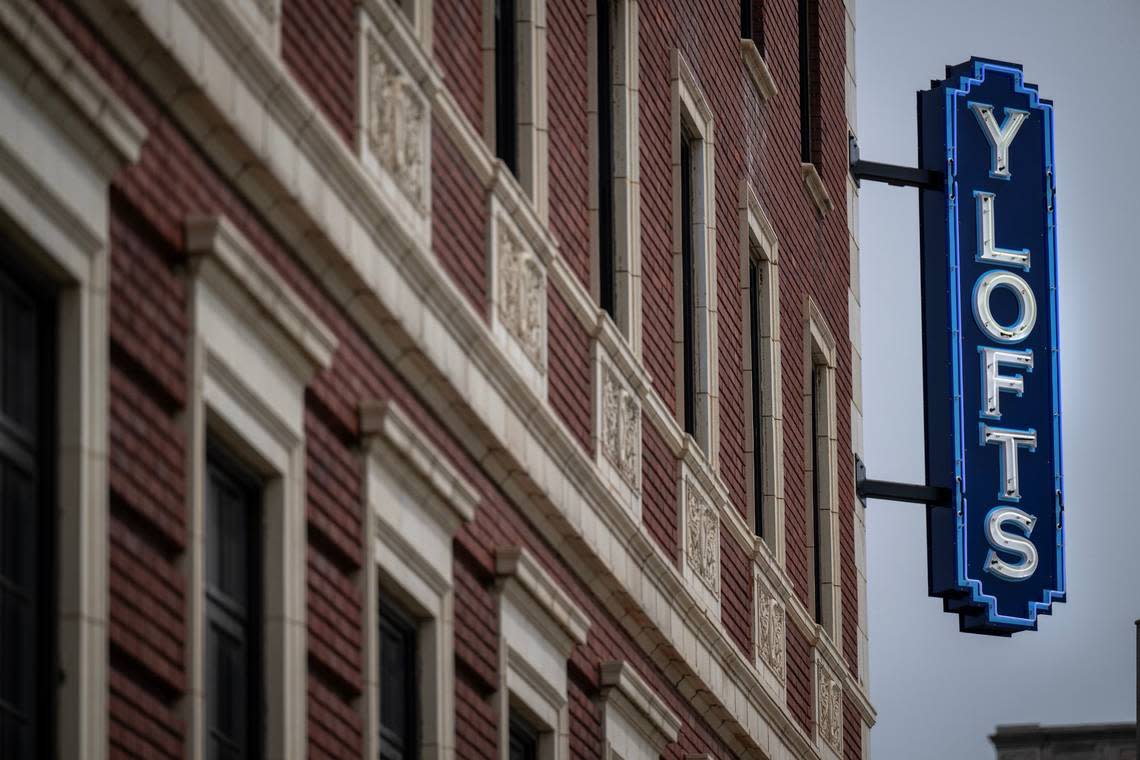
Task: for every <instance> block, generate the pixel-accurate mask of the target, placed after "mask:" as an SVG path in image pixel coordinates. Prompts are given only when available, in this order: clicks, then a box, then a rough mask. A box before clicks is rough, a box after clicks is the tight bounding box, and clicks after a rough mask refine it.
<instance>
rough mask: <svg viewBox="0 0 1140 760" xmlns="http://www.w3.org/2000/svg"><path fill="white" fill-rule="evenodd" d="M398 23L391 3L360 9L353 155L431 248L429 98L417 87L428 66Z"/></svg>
mask: <svg viewBox="0 0 1140 760" xmlns="http://www.w3.org/2000/svg"><path fill="white" fill-rule="evenodd" d="M406 1H407V2H409V3H411V4H412V5H418V3H417V2H416V0H406ZM401 19H404V16H403V13H401V12H400V11H399V10H397V9H395V8H393V7H392V5H391V2H390V1H389V0H369V1H368V2H367V3H365V4H363V5H362V6H361V8H360V11H359V20H360V23H359V32H358V41H357V100H356V109H357V113H356V116H357V118H356V149H357V151H358V152H359V156H360V161H361V163H363V165H364V167H365V168H366V169H367V170H368V172H369V174H370V175H371V176H372V178H373V179H374V180H375V181H376V183H377V186H378V189H379V191H380V192H381V193H382V194H384V195H385V196H386V197H387V198H388V200H389V201H390V203H391V204H392V205H393V206H394V207H396V208H397V209H399V210H400V212H401V214H400V215H401V217H402V218H403V219H404V221H405V224H407V225H408V227H409V228H410V229H411V230H413V234H415V235H416V236H417V237H419V238H420V239H421V240H422V241H423V244H424V245H426V246H430V245H431V144H432V142H431V133H432V129H431V100H430V89H429V88H425V87H424V86H423V84H422V80H423V79H424V78H425V77H424V72H423V69H424V68H425V65H426V66H430V64H426V63H425V62H424V61H422V60H421V56H422V52H421V50H420V48H419V46H418V45H417V43H416V41H415V39H414V38H413V37H412V34H413V32H412V30H410V29H409V28H408V26H407V24H405V23H404V21H402V20H401Z"/></svg>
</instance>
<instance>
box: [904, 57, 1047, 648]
mask: <svg viewBox="0 0 1140 760" xmlns="http://www.w3.org/2000/svg"><path fill="white" fill-rule="evenodd" d="M989 73H998V74H1002V75H1005V76H1008V77H1010V78H1012V80H1013V89H1014V92H1016V93H1018V94H1022V95H1026V96H1028V99H1029V102H1030V107H1031V108H1032V109H1037V110H1039V111H1041V112H1042V114H1043V118H1042V123H1043V126H1044V150H1045V155H1044V166H1043V167H1042V169H1043V171H1044V172H1045V175H1046V182H1045V188H1046V196H1047V197H1046V203H1047V214H1046V221H1047V226H1048V229H1047V231H1046V233H1045V236H1044V237H1045V240H1046V241H1047V246H1046V248H1047V261H1046V266H1047V268H1048V282H1049V329H1050V349H1051V350H1050V354H1051V356H1050V365H1051V366H1050V369H1051V372H1052V393H1053V398H1052V402H1053V420H1052V424H1053V446H1054V451H1053V479H1054V483H1053V484H1054V489H1053V490H1054V494H1055V497H1054V517H1055V521H1056V523H1055V524H1056V533H1055V535H1056V547H1055V548H1056V563H1057V564H1056V568H1057V569H1056V583H1055V584H1054V585H1056V586H1057V588H1056V589H1045V590H1043V593H1042V599H1041V601H1031V602H1030V603H1029V607H1028V615H1027V616H1026V617H1018V616H1011V615H1004V614H1001V613H999V612H998V600H997V599H996V597H994V596H993V595H992V594H986V593H984V592H983V590H982V585H983V584H982V581H981V579H978V578H973V577H970V576H969V572H968V567H969V564H968V559H969V557H968V556H967V552H968V545H969V541H968V540H967V539H968V535H967V530H968V523H969V520H968V519H967V518H968V515H969V514H970V513H969V511H968V510H969V503H968V501H969V500H968V498H967V496H966V494H968V493H969V488H968V484H967V483H966V469H965V456H966V453H965V450H966V443H967V442H966V437H967V433H968V431H967V427H966V422H965V408H964V403H965V402H964V397H963V382H964V381H963V370H962V367H963V357H962V352H963V350H964V346H963V342H964V341H963V325H962V313H961V312H962V308H961V304H962V300H961V297H962V293H963V291H962V283H961V250H960V241H959V230H960V226H959V198H960V195H959V187H958V181H957V176H956V168H957V166H958V126H959V125H958V111H959V106H960V105H961V103H960V100H959V99H962V98H967V97H968V96H969V94H970V92H971V90H972V89H973V88H974V87H975V86H977V85H980V84H981V83H983V82H984V81H985V80H986V75H987V74H989ZM939 90H941V91H942V93H943V94H942V95H941V97H942V98H943V102H942V103H941V104H940V105H941V106H942V108H941V109H938V110H941V111H942V112H943V113H942V116H943V117H944V125H943V127H942V129H944V134H943V135H937V134H936V133H935V132H934V131H935V129H937V127H935V125H934V124H929V130H928V131H927V132H926V133H925V134H923V116H924V110H925V111H926V113H927V115H928V116H927V118H928V119H929V116H930V115H933V111H934V109H932V108H931V107H930V106H931V105H932V102H931V100H930V98H931V97H937V96H938V94H939V92H938V91H939ZM924 97H925V98H926V100H925V101H924ZM967 102H968V101H967ZM924 106H925V108H924ZM919 128H920V135H919V142H920V146H922V148H920V154H924V156H923V159H922V163H923V165H924V167H925V168H931V169H937V170H939V171H943V172H944V173H945V186H944V189H943V191H942V193H941V194H940V195H941V196H942V197H941V198H940V199H938V200H939V201H940V205H941V206H942V208H941V209H940V213H939V214H937V216H942V220H943V221H944V224H943V225H941V230H940V231H939V230H935V229H930V228H931V227H932V226H933V224H932V223H933V222H934V221H935V219H934V218H933V217H932V215H931V211H933V210H934V209H933V204H932V201H935V200H936V199H935V198H933V197H931V196H934V195H936V193H935V192H931V191H924V192H923V193H922V196H923V198H922V200H921V204H922V208H923V212H924V213H923V223H924V231H923V247H924V256H923V259H924V261H923V263H924V268H928V267H932V266H936V260H935V256H937V255H938V252H939V251H945V253H946V260H945V261H944V262H943V264H942V266H943V267H946V266H948V267H949V271H948V272H947V271H946V270H945V269H944V270H943V272H942V273H941V275H940V276H941V277H943V278H948V284H949V287H950V293H949V298H948V301H949V313H948V314H946V313H945V312H941V311H940V308H941V307H940V306H936V307H935V308H934V309H933V311H932V310H931V309H930V307H929V306H927V307H926V308H925V311H924V317H925V322H926V324H924V334H925V336H926V337H925V340H926V341H928V342H929V341H930V340H932V335H936V334H937V333H932V332H931V328H932V327H934V329H935V330H937V326H936V325H932V324H930V323H931V321H932V319H931V318H932V317H934V319H937V317H938V315H939V314H940V313H941V314H944V315H945V317H948V318H949V330H948V331H947V332H946V333H943V335H944V336H947V337H948V338H949V344H950V345H949V348H950V351H949V355H950V359H951V367H950V376H951V380H952V386H951V387H950V388H945V390H946V391H950V392H951V393H952V396H951V398H952V399H953V400H952V401H951V402H950V404H951V406H952V407H953V409H952V413H951V416H952V417H953V453H952V456H953V460H954V461H953V475H954V480H953V483H945V480H944V477H945V475H943V478H942V480H943V484H945V485H946V486H948V487H950V488H951V489H952V492H953V494H954V498H953V503H952V506H951V507H950V508H952V509H953V515H954V530H955V532H956V541H955V547H954V549H955V551H956V557H955V560H956V561H955V562H954V564H955V566H956V567H955V572H956V583H955V584H954V585H955V586H956V589H948V588H946V587H945V586H946V585H947V584H945V583H944V582H943V581H936V580H935V576H936V575H937V574H939V573H942V575H943V576H945V571H946V570H949V568H945V569H939V568H938V567H937V565H938V563H939V562H944V561H945V558H940V557H937V556H935V553H936V552H937V551H938V550H939V546H938V545H937V544H938V542H937V541H936V538H937V533H938V531H939V530H940V529H942V528H948V527H949V524H948V522H947V521H946V520H945V516H944V515H943V516H941V517H937V516H936V515H934V514H933V512H932V513H931V518H930V521H929V527H928V531H929V537H930V538H931V545H930V551H931V557H930V562H931V593H932V594H933V595H936V596H941V597H942V598H943V599H944V606H945V607H946V609H947V610H948V611H952V612H958V613H959V614H960V615H961V622H960V625H961V627H962V629H963V630H970V631H975V632H979V633H996V634H1005V635H1008V634H1009V633H1013V632H1015V631H1019V630H1025V629H1035V628H1036V627H1037V619H1038V615H1039V614H1049V613H1050V612H1051V611H1052V603H1053V602H1054V601H1061V602H1063V601H1064V600H1065V564H1064V498H1063V484H1062V474H1061V473H1062V454H1061V398H1060V388H1061V386H1060V353H1059V351H1058V341H1059V331H1058V317H1057V312H1058V309H1057V257H1056V253H1057V251H1056V248H1057V246H1056V195H1055V187H1056V184H1055V183H1056V174H1055V170H1054V165H1053V107H1052V103H1051V102H1050V101H1048V100H1043V99H1041V98H1039V96H1038V92H1037V88H1036V87H1035V86H1034V85H1030V84H1026V83H1025V82H1024V79H1023V72H1022V69H1021V67H1020V66H1018V65H1015V64H1009V63H1003V62H999V61H989V60H984V59H979V58H972V59H970V61H969V62H968V63H966V64H962V65H960V66H957V67H954V68H953V69H949V70H948V72H947V78H946V80H945V81H944V82H933V83H932V90H930V91H927V92H925V93H919ZM943 137H944V142H943V143H942V144H943V146H944V150H943V151H940V152H941V153H942V160H943V161H944V164H943V165H942V166H938V165H937V164H936V163H935V161H936V160H937V158H936V156H935V155H934V153H935V150H934V149H935V148H937V147H939V146H938V145H937V143H938V142H940V141H941V140H942V138H943ZM923 148H924V149H925V150H924V149H923ZM971 197H972V196H971ZM943 215H944V216H943ZM938 237H941V238H942V239H941V241H939V240H937V238H938ZM939 242H941V245H938V244H937V243H939ZM931 282H932V281H931V280H930V277H929V276H928V275H927V274H926V273H925V272H924V293H923V297H924V301H925V300H926V299H927V298H938V297H940V293H932V292H928V291H930V290H932V288H931V287H930V285H931ZM943 340H945V337H944V338H943ZM936 364H937V363H935V364H934V365H932V363H931V360H930V358H929V357H927V359H926V362H925V365H924V366H925V369H926V373H927V381H928V382H927V415H926V422H927V439H928V444H927V462H928V465H927V466H928V473H927V476H928V482H929V483H931V484H938V481H939V480H940V478H939V477H938V473H936V472H932V471H930V470H931V469H932V465H933V466H937V464H938V463H937V461H935V460H939V459H943V460H944V459H945V457H939V456H938V453H939V452H938V451H935V453H934V456H931V452H932V449H935V450H938V449H940V446H941V445H942V444H940V443H938V442H935V443H933V444H932V443H931V441H932V438H931V433H932V431H931V429H930V427H931V425H932V424H938V423H939V421H943V420H945V417H946V411H945V407H943V408H942V410H940V411H939V410H935V409H934V408H933V407H932V405H938V404H942V405H945V404H946V403H947V402H946V399H945V395H943V394H940V393H939V392H938V391H939V388H940V386H939V385H937V384H935V385H933V386H932V384H931V383H930V379H931V373H932V368H935V367H936ZM935 371H936V369H935ZM941 387H942V388H944V386H941ZM940 396H941V397H940ZM972 431H973V428H972V427H971V428H970V430H969V432H972ZM936 435H937V433H936ZM942 452H943V453H944V454H946V455H949V454H950V452H948V451H945V450H944V449H943V450H942ZM944 463H945V464H949V462H948V461H945V462H944ZM930 509H931V510H938V509H942V510H946V509H947V507H937V506H935V507H931V508H930ZM936 518H937V520H936ZM936 521H937V522H938V524H937V525H936ZM974 522H975V523H976V522H977V521H976V520H975V521H974ZM974 529H975V530H977V525H975V527H974ZM945 580H947V581H948V580H949V577H948V576H946V577H945Z"/></svg>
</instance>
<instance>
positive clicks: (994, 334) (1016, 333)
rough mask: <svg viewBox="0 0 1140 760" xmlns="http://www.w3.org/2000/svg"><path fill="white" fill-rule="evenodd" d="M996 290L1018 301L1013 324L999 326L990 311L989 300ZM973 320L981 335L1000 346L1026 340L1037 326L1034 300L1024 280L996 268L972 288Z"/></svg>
mask: <svg viewBox="0 0 1140 760" xmlns="http://www.w3.org/2000/svg"><path fill="white" fill-rule="evenodd" d="M998 288H1005V289H1006V290H1008V291H1010V292H1011V293H1013V296H1014V298H1016V299H1017V306H1018V314H1017V319H1016V320H1014V322H1013V324H1009V325H1003V324H1001V323H1000V322H998V321H997V319H995V318H994V315H993V310H991V309H990V297H991V296H993V292H994V291H995V290H996V289H998ZM974 319H975V320H977V322H978V327H980V328H981V329H982V332H984V333H985V334H986V335H988V336H990V337H991V338H993V339H994V340H996V341H998V342H999V343H1019V342H1020V341H1023V340H1025V339H1026V338H1028V337H1029V333H1031V332H1033V326H1034V325H1035V324H1037V299H1035V298H1034V297H1033V291H1032V290H1031V289H1030V288H1029V283H1027V282H1026V281H1025V280H1024V279H1022V278H1021V277H1019V276H1018V275H1016V274H1014V273H1013V272H1005V271H1002V270H997V269H995V270H993V271H991V272H987V273H986V274H985V275H984V276H982V277H981V278H980V279H979V280H978V283H977V284H976V285H975V286H974Z"/></svg>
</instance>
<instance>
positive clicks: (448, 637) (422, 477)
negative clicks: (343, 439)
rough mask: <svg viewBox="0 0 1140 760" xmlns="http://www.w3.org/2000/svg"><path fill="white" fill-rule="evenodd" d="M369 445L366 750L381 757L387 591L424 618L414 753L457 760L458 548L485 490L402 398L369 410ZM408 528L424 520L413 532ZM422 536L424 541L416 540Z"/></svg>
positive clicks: (362, 706) (364, 421)
mask: <svg viewBox="0 0 1140 760" xmlns="http://www.w3.org/2000/svg"><path fill="white" fill-rule="evenodd" d="M360 428H361V434H362V437H363V442H364V447H363V448H364V450H363V459H364V467H363V471H364V475H363V477H364V484H363V485H364V487H363V489H362V494H363V498H364V506H363V511H364V531H363V534H364V535H363V538H362V542H363V549H364V556H365V557H366V558H367V561H366V562H365V564H364V567H363V568H362V575H363V578H362V585H363V590H364V599H365V603H364V623H363V637H362V640H363V641H364V648H365V656H364V667H365V677H364V693H363V696H362V698H361V699H360V701H359V710H360V714H361V717H362V721H361V722H362V723H363V725H364V742H363V743H364V756H365V757H369V758H375V757H379V755H380V747H379V736H380V728H379V721H380V680H379V675H380V659H379V658H380V648H379V630H380V626H379V615H380V612H379V603H380V597H381V595H384V596H386V597H389V598H391V599H393V600H395V601H396V602H397V603H398V604H399V605H400V607H402V608H403V609H404V610H405V611H406V613H407V614H408V615H409V616H410V617H411V618H412V619H414V620H415V621H416V670H417V679H418V684H419V694H418V699H419V717H420V730H419V733H418V738H417V742H418V746H417V747H416V751H417V753H418V754H416V755H415V756H416V757H417V758H420V760H438V759H439V758H447V757H450V756H451V754H450V753H449V751H448V748H453V747H454V746H455V707H454V704H455V701H454V700H455V650H454V643H453V639H454V625H455V615H454V604H455V603H454V587H453V578H452V545H453V537H454V535H455V533H456V531H458V530H459V528H460V527H461V526H462V525H463V524H464V523H467V522H470V521H472V520H474V519H475V510H476V508H477V505H478V503H479V501H480V496H479V493H478V491H476V490H475V488H474V487H473V486H472V485H471V484H470V482H469V481H467V480H466V478H464V477H463V476H462V475H461V474H460V473H459V471H458V470H456V469H455V467H454V466H453V465H452V464H451V463H450V461H449V460H448V459H447V457H446V456H445V455H444V454H443V452H442V451H441V450H440V449H438V448H437V447H436V446H435V444H433V443H431V441H429V440H428V439H427V438H426V437H425V436H424V435H423V434H422V433H421V432H419V430H418V428H417V426H416V425H415V423H413V422H412V421H411V419H410V418H409V417H408V416H407V414H406V413H405V412H404V411H403V410H402V409H401V408H400V407H399V406H396V405H395V404H393V403H389V402H366V403H364V404H362V405H361V408H360ZM409 526H415V530H414V532H412V531H410V530H409ZM413 533H414V536H415V540H414V542H413V541H410V540H409V538H410V537H411V535H412V534H413Z"/></svg>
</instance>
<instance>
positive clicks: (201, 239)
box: [186, 216, 337, 369]
mask: <svg viewBox="0 0 1140 760" xmlns="http://www.w3.org/2000/svg"><path fill="white" fill-rule="evenodd" d="M186 250H187V251H188V252H189V253H190V254H191V255H192V256H194V257H195V258H196V259H197V260H198V261H197V265H198V266H201V265H202V261H203V260H204V259H207V258H208V259H209V260H212V261H216V262H217V263H218V264H219V266H220V267H221V268H222V269H223V270H224V271H225V272H226V274H227V275H228V276H229V277H231V278H233V281H234V282H236V283H237V284H238V285H239V286H240V287H241V288H242V289H243V290H244V292H245V293H246V294H247V295H248V296H249V297H250V298H251V299H252V301H253V303H254V304H256V309H257V312H258V314H259V315H260V316H264V317H268V318H269V319H270V321H272V322H273V324H274V325H276V326H277V327H278V328H279V329H280V330H281V332H282V333H283V334H284V335H286V336H288V337H289V339H290V340H291V341H292V343H293V346H294V348H295V349H297V350H298V351H299V352H300V354H301V355H302V356H304V357H305V359H306V360H307V361H308V363H309V364H310V365H311V366H312V367H313V368H320V369H328V368H329V367H331V366H332V357H333V354H334V353H335V352H336V348H337V339H336V334H335V333H333V331H332V330H331V329H330V328H329V327H328V326H327V325H326V324H325V323H324V322H323V321H322V320H321V319H320V318H319V317H317V315H316V313H315V312H314V311H313V310H312V309H310V308H309V307H308V306H307V305H306V304H305V302H304V301H303V300H301V297H300V296H299V295H298V294H297V292H296V291H295V290H293V288H291V287H290V286H289V284H288V283H286V282H285V278H283V277H282V276H281V275H280V274H278V273H277V272H276V270H274V269H273V268H272V267H271V266H270V265H269V262H267V261H266V260H265V257H263V256H261V255H260V254H259V253H257V251H256V250H255V249H254V248H253V245H252V244H251V243H250V242H249V241H248V240H247V239H246V237H245V236H244V235H243V234H241V232H239V231H238V229H237V228H236V227H234V225H233V223H232V222H230V221H229V219H227V218H225V217H223V216H191V217H190V218H189V219H187V220H186ZM251 316H253V315H251ZM259 323H260V321H259Z"/></svg>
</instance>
